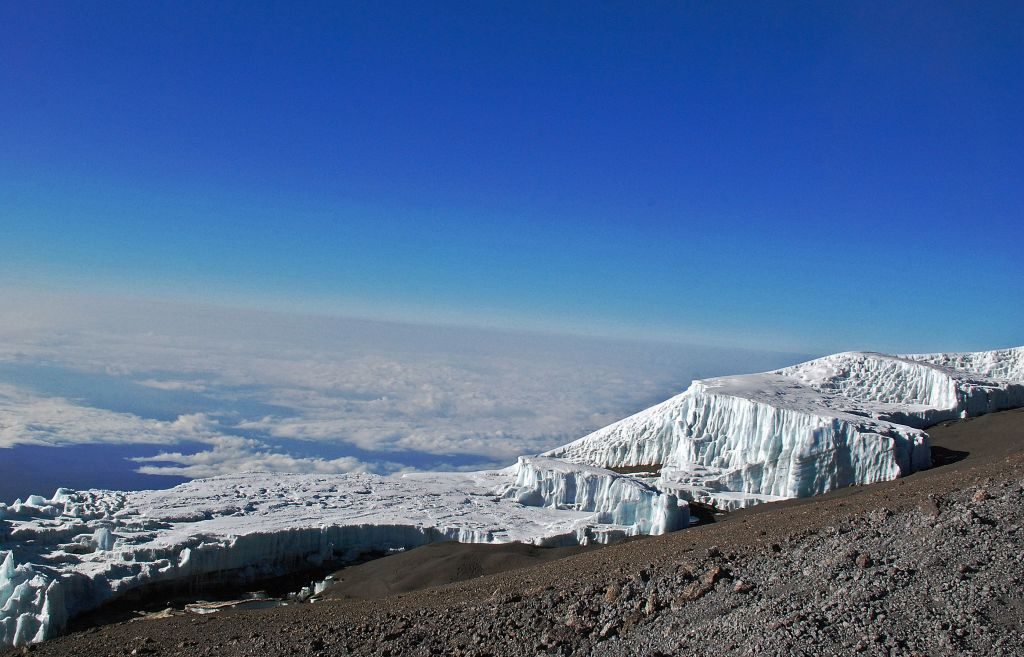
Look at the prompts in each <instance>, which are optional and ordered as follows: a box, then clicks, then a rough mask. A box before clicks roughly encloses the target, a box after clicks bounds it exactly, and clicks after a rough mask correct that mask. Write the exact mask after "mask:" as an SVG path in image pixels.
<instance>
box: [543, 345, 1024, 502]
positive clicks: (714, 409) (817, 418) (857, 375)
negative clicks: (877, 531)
mask: <svg viewBox="0 0 1024 657" xmlns="http://www.w3.org/2000/svg"><path fill="white" fill-rule="evenodd" d="M1022 405H1024V348H1017V349H1005V350H1000V351H990V352H978V353H968V354H927V355H911V356H890V355H886V354H878V353H866V352H849V353H841V354H835V355H832V356H826V357H824V358H818V359H815V360H812V361H808V362H806V363H801V364H798V365H794V366H792V367H787V368H784V369H780V370H776V371H774V372H765V373H760V374H747V375H742V376H731V377H720V378H714V379H707V380H702V381H695V382H694V383H693V384H692V385H691V386H690V388H689V389H688V390H686V392H684V393H682V394H680V395H677V396H675V397H673V398H671V399H669V400H667V401H665V402H662V403H660V404H657V405H655V406H652V407H651V408H648V409H646V410H644V411H641V412H639V413H637V414H635V415H633V416H630V417H628V418H625V419H624V420H620V421H619V422H616V423H614V424H612V425H610V426H608V427H605V428H603V429H599V430H598V431H595V432H594V433H592V434H589V435H587V436H584V437H583V438H581V439H579V440H577V441H575V442H572V443H569V444H568V445H565V446H562V447H559V448H556V449H553V450H551V451H549V452H547V453H546V454H545V455H546V456H549V457H553V458H560V459H565V460H569V461H574V462H578V463H586V464H591V465H598V466H603V467H619V466H639V465H651V466H655V465H660V466H663V469H662V473H661V477H660V479H659V480H658V481H657V482H655V485H656V486H657V487H658V488H659V489H660V490H663V491H672V492H674V493H676V494H678V495H680V496H681V497H684V498H687V499H691V500H701V501H710V502H714V503H717V504H718V505H719V506H723V507H727V508H735V507H738V506H745V505H747V504H751V503H756V502H759V501H764V500H771V499H779V498H787V497H803V496H808V495H814V494H819V493H823V492H826V491H828V490H831V489H834V488H840V487H843V486H848V485H853V484H867V483H872V482H875V481H883V480H887V479H893V478H895V477H898V476H901V475H906V474H909V473H910V472H913V471H915V470H918V469H921V468H925V467H928V465H929V463H930V450H929V442H928V435H927V434H926V433H925V432H924V431H922V429H923V428H925V427H927V426H930V425H932V424H935V423H937V422H941V421H943V420H948V419H953V418H957V417H966V416H971V415H978V414H981V413H987V412H991V411H996V410H1000V409H1004V408H1012V407H1016V406H1022Z"/></svg>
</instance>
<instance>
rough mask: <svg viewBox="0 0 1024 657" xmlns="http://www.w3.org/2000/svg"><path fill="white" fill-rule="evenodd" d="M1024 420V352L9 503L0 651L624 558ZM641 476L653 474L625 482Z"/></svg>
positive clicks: (913, 363) (696, 395)
mask: <svg viewBox="0 0 1024 657" xmlns="http://www.w3.org/2000/svg"><path fill="white" fill-rule="evenodd" d="M1018 406H1024V347H1019V348H1015V349H1003V350H998V351H988V352H976V353H936V354H911V355H886V354H880V353H870V352H848V353H841V354H835V355H832V356H826V357H824V358H818V359H815V360H811V361H808V362H806V363H800V364H797V365H793V366H791V367H786V368H783V369H779V370H775V371H772V372H762V373H757V374H746V375H739V376H729V377H718V378H713V379H705V380H697V381H694V382H693V383H692V384H691V385H690V387H689V388H688V389H687V390H686V391H684V392H683V393H682V394H679V395H677V396H675V397H672V398H671V399H668V400H666V401H664V402H662V403H660V404H657V405H655V406H653V407H651V408H649V409H647V410H644V411H641V412H639V413H637V414H635V415H633V416H630V417H628V418H625V419H623V420H620V421H619V422H616V423H614V424H612V425H610V426H608V427H605V428H603V429H599V430H597V431H595V432H593V433H590V434H588V435H586V436H584V437H582V438H580V439H579V440H576V441H574V442H571V443H569V444H567V445H563V446H561V447H558V448H555V449H553V450H550V451H549V452H546V453H545V454H542V455H537V456H523V457H520V458H519V459H518V461H517V462H516V463H515V464H513V465H512V466H510V467H508V468H505V469H502V470H489V471H481V472H465V473H436V472H430V473H404V474H397V475H390V476H380V475H373V474H347V475H299V474H274V473H265V472H247V473H240V474H236V475H227V476H220V477H214V478H209V479H196V480H193V481H190V482H187V483H184V484H181V485H179V486H176V487H174V488H171V489H168V490H157V491H133V492H125V491H108V490H69V489H65V488H61V489H58V490H57V491H56V492H55V493H54V494H53V495H52V496H51V497H48V498H47V497H43V496H41V495H30V496H28V497H26V498H25V499H24V500H18V501H16V502H15V503H13V504H11V505H5V504H0V646H4V645H22V644H26V643H31V642H38V641H42V640H45V639H47V638H50V637H53V636H55V635H57V634H59V633H60V632H61V631H62V629H63V628H64V626H65V624H66V623H67V621H68V620H69V619H70V618H73V617H74V616H76V615H78V614H81V613H83V612H85V611H88V610H91V609H95V608H96V607H98V606H100V605H102V604H104V603H106V602H108V601H111V600H114V599H116V598H118V597H119V596H122V595H124V594H125V593H126V592H128V591H139V590H143V591H144V590H145V589H146V588H147V587H154V586H175V585H194V584H212V583H219V582H226V581H231V582H234V583H246V582H255V581H258V580H260V579H262V578H266V577H271V576H275V575H280V574H285V573H289V572H296V571H299V570H303V569H307V568H314V567H317V566H320V565H322V564H325V563H333V562H339V561H340V562H343V561H345V560H350V559H355V558H357V557H359V556H360V555H365V554H374V553H385V552H389V551H394V550H401V549H409V548H413V547H416V546H419V545H424V544H426V543H430V542H433V541H462V542H478V543H503V542H512V541H521V542H526V543H533V544H536V545H543V546H557V545H572V544H590V543H611V542H614V541H617V540H620V539H622V538H625V537H629V536H636V535H642V534H662V533H665V532H670V531H674V530H677V529H681V528H684V527H687V526H688V525H689V524H690V515H689V507H688V503H689V502H703V503H710V504H714V505H716V506H717V507H718V508H720V509H736V508H742V507H745V506H749V505H751V504H756V503H760V502H769V501H774V500H781V499H788V498H793V497H806V496H810V495H817V494H821V493H824V492H827V491H829V490H832V489H835V488H840V487H843V486H850V485H859V484H869V483H873V482H877V481H883V480H888V479H893V478H896V477H900V476H903V475H906V474H909V473H911V472H914V471H915V470H919V469H922V468H927V467H929V465H930V458H931V456H930V445H929V438H928V434H927V432H926V429H927V427H929V426H931V425H933V424H935V423H937V422H942V421H945V420H951V419H957V418H963V417H970V416H974V415H979V414H983V413H988V412H992V411H997V410H1001V409H1005V408H1013V407H1018ZM626 467H629V468H631V469H633V470H636V469H643V470H645V471H648V472H649V473H653V474H649V473H648V474H639V473H638V474H635V475H626V474H621V473H618V472H615V471H613V469H622V468H626Z"/></svg>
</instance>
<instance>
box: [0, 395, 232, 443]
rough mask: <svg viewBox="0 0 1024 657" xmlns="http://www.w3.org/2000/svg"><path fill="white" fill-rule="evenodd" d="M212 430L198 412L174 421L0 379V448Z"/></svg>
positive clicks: (198, 435)
mask: <svg viewBox="0 0 1024 657" xmlns="http://www.w3.org/2000/svg"><path fill="white" fill-rule="evenodd" d="M214 435H216V433H215V431H214V430H213V428H212V424H211V422H210V421H209V419H208V418H206V417H205V416H204V415H202V414H195V415H185V416H181V417H178V418H177V419H176V420H174V421H173V422H165V421H160V420H150V419H144V418H141V417H138V416H136V415H132V414H130V413H117V412H114V411H110V410H106V409H102V408H93V407H89V406H80V405H78V404H74V403H72V402H70V401H68V400H66V399H62V398H60V397H44V396H40V395H37V394H33V393H31V392H28V391H26V390H23V389H20V388H18V387H16V386H12V385H9V384H0V448H4V447H13V446H15V445H45V446H51V447H59V446H62V445H75V444H90V443H92V444H95V443H107V444H156V445H162V444H174V443H179V442H183V441H186V440H199V441H202V440H206V439H208V438H209V437H211V436H214Z"/></svg>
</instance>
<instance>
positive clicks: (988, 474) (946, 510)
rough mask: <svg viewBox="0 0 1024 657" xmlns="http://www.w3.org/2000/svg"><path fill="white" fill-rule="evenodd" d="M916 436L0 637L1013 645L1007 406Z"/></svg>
mask: <svg viewBox="0 0 1024 657" xmlns="http://www.w3.org/2000/svg"><path fill="white" fill-rule="evenodd" d="M929 433H930V435H931V437H932V440H933V445H935V446H937V449H936V450H935V452H936V455H937V457H938V459H939V461H940V462H941V461H952V462H950V463H948V464H944V465H942V466H941V467H937V468H934V469H932V470H929V471H925V472H921V473H918V474H915V475H912V476H910V477H906V478H903V479H900V480H897V481H894V482H888V483H883V484H876V485H873V486H870V487H858V488H851V489H845V490H841V491H836V492H834V493H831V494H829V495H826V496H823V497H821V498H816V499H811V500H799V501H794V502H785V503H777V504H768V505H763V506H760V507H756V508H753V509H748V510H745V511H740V512H737V513H734V514H731V515H730V516H728V517H727V518H726V519H725V520H724V521H721V522H717V523H714V524H712V525H707V526H704V527H700V528H695V529H691V530H686V531H682V532H677V533H674V534H669V535H665V536H661V537H656V538H650V539H643V540H636V541H631V542H628V543H624V544H620V545H616V546H612V547H609V548H603V549H600V550H594V551H589V552H585V553H583V554H577V555H575V556H570V557H567V558H564V559H560V560H558V561H551V562H546V563H542V564H541V565H538V566H533V567H529V568H521V569H517V570H512V571H508V572H504V573H499V574H496V575H489V576H484V577H478V578H475V579H471V580H467V581H463V582H457V583H454V584H450V585H447V586H442V587H440V588H430V589H422V590H417V591H413V592H410V593H405V594H400V595H392V596H390V597H382V598H376V599H369V600H356V599H325V600H323V601H321V602H318V603H316V604H312V605H299V606H289V607H283V608H277V609H267V610H259V611H247V612H223V613H219V614H215V615H212V616H203V617H198V616H192V615H176V616H171V617H168V618H160V619H148V620H136V621H133V622H128V623H121V624H117V625H110V626H106V627H102V628H92V629H90V630H86V631H85V632H79V633H73V634H70V635H68V636H65V637H62V638H59V639H56V640H53V641H49V642H46V643H43V644H39V645H35V646H29V647H26V648H22V649H17V650H14V651H11V652H10V653H9V654H18V653H19V652H21V651H31V652H35V653H38V654H40V655H70V654H75V655H189V656H192V655H229V656H230V655H260V656H265V655H349V654H355V655H495V656H501V655H544V654H549V655H601V656H604V655H648V656H654V655H676V654H693V655H716V656H718V655H732V654H735V655H849V654H865V655H928V656H936V655H1021V654H1024V632H1022V630H1024V549H1022V546H1024V528H1022V527H1024V410H1018V411H1008V412H1004V413H998V414H993V415H988V416H983V417H980V418H976V419H973V420H968V421H965V422H960V423H955V424H951V425H950V426H947V427H936V428H934V429H932V430H930V431H929ZM386 561H387V560H386V559H385V560H381V562H380V566H383V564H385V563H386ZM407 562H408V559H406V561H405V563H407Z"/></svg>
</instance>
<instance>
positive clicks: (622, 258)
mask: <svg viewBox="0 0 1024 657" xmlns="http://www.w3.org/2000/svg"><path fill="white" fill-rule="evenodd" d="M0 97H2V102H0V144H2V152H0V253H2V256H0V281H3V282H4V283H5V284H6V285H7V286H9V287H14V288H21V289H26V288H36V287H38V288H40V289H57V290H64V291H67V290H72V291H74V290H81V291H83V292H87V293H90V294H107V295H119V296H132V297H156V298H168V299H175V300H187V301H189V302H196V301H198V302H204V303H216V304H227V305H237V306H250V307H256V308H266V309H278V310H299V311H302V312H316V313H327V314H340V315H356V316H362V317H371V318H391V319H403V320H412V321H427V322H446V323H466V324H475V325H486V326H500V327H511V328H527V329H544V330H556V331H568V332H583V333H596V334H607V335H617V336H635V337H646V338H658V339H673V340H684V341H689V342H701V341H706V342H714V343H718V344H736V345H744V346H751V347H757V348H778V349H788V350H801V351H830V350H839V349H853V348H868V349H878V350H908V351H923V350H937V349H983V348H994V347H999V346H1008V345H1013V344H1020V343H1022V342H1024V337H1022V336H1024V334H1022V332H1021V326H1022V324H1024V257H1022V255H1021V243H1022V240H1021V237H1022V234H1024V231H1022V230H1021V220H1022V216H1021V215H1022V210H1021V208H1024V184H1022V180H1021V174H1022V172H1024V130H1021V128H1020V123H1021V120H1022V116H1024V111H1022V110H1024V107H1022V105H1024V7H1022V5H1020V4H1019V3H999V2H991V3H983V4H982V3H966V2H965V3H934V2H922V3H866V2H856V3H770V4H768V3H765V4H763V5H755V4H752V3H728V2H723V3H649V4H647V6H645V7H643V8H638V7H637V6H636V3H601V4H600V5H597V4H595V3H578V4H577V3H554V4H549V3H521V2H516V3H496V2H495V3H475V2H467V3H458V2H446V3H386V2H384V3H380V2H373V3H323V4H318V3H301V4H298V5H296V4H295V3H279V4H267V3H251V2H246V3H213V5H211V4H210V3H188V2H166V3H159V2H153V3H134V2H129V3H118V2H105V3H102V4H100V3H89V4H82V3H53V2H43V3H13V2H11V3H4V4H3V5H2V6H0Z"/></svg>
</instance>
